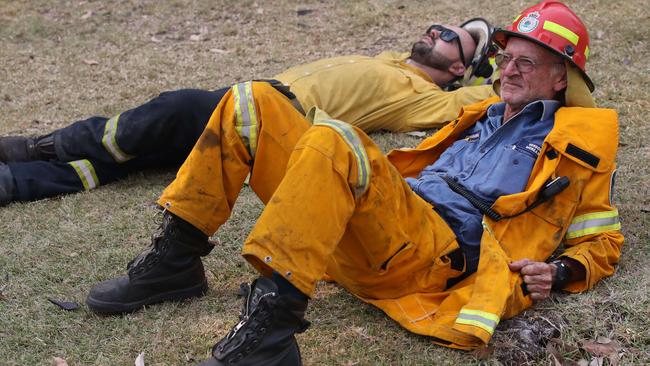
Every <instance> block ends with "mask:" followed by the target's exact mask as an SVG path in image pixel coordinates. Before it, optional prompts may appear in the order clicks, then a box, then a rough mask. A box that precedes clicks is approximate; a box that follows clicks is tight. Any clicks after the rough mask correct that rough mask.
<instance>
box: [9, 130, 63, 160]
mask: <svg viewBox="0 0 650 366" xmlns="http://www.w3.org/2000/svg"><path fill="white" fill-rule="evenodd" d="M52 159H56V152H55V151H54V136H53V135H52V134H49V135H45V136H40V137H24V136H5V137H0V161H4V162H5V163H9V162H23V161H34V160H52Z"/></svg>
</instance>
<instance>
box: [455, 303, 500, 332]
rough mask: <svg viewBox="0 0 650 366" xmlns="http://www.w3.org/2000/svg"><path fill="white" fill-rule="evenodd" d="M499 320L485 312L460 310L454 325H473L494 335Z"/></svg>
mask: <svg viewBox="0 0 650 366" xmlns="http://www.w3.org/2000/svg"><path fill="white" fill-rule="evenodd" d="M500 320H501V319H500V318H499V317H498V316H496V315H495V314H492V313H488V312H485V311H480V310H471V309H461V310H460V313H459V314H458V317H457V318H456V323H458V324H465V325H473V326H475V327H479V328H481V329H483V330H485V331H486V332H488V333H490V334H492V333H494V329H496V327H497V325H498V324H499V321H500Z"/></svg>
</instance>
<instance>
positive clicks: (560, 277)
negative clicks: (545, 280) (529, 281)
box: [550, 259, 571, 291]
mask: <svg viewBox="0 0 650 366" xmlns="http://www.w3.org/2000/svg"><path fill="white" fill-rule="evenodd" d="M550 264H555V267H556V268H557V270H556V271H555V278H554V279H553V287H552V289H553V290H555V291H558V290H561V289H563V288H564V286H566V285H567V284H568V283H569V282H570V281H571V268H569V266H567V265H566V263H564V261H562V260H561V259H556V260H554V261H552V262H551V263H550Z"/></svg>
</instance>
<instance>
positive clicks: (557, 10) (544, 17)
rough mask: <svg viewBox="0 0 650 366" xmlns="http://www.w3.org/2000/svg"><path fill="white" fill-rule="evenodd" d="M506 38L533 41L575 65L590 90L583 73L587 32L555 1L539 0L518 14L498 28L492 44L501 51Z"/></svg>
mask: <svg viewBox="0 0 650 366" xmlns="http://www.w3.org/2000/svg"><path fill="white" fill-rule="evenodd" d="M509 37H519V38H524V39H527V40H530V41H532V42H535V43H537V44H539V45H541V46H542V47H544V48H546V49H548V50H550V51H552V52H554V53H556V54H558V55H560V56H562V57H563V58H565V59H566V60H569V61H570V62H571V63H572V64H573V65H575V66H576V67H577V68H578V70H580V73H581V74H582V77H583V79H584V80H585V82H586V83H587V86H588V87H589V90H590V91H592V92H593V91H594V83H593V82H592V81H591V79H590V78H589V76H587V72H586V70H585V64H586V63H587V59H588V58H589V33H587V28H586V27H585V25H584V24H583V23H582V21H581V20H580V18H578V16H577V15H576V14H575V13H574V12H573V11H571V9H569V8H568V7H567V6H566V5H564V4H563V3H561V2H559V1H552V0H549V1H542V2H541V3H539V4H537V5H533V6H531V7H530V8H528V9H526V10H524V11H523V12H521V14H519V15H518V16H517V17H516V18H515V20H514V21H513V23H512V25H510V26H507V27H505V28H498V29H496V30H495V31H494V34H493V36H492V39H493V41H494V42H495V43H496V44H497V45H498V46H499V47H501V48H505V47H506V44H507V43H508V38H509Z"/></svg>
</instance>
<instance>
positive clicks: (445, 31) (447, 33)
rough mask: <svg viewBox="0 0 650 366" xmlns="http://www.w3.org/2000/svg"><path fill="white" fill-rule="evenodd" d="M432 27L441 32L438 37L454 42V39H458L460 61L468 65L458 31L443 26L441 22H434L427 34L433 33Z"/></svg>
mask: <svg viewBox="0 0 650 366" xmlns="http://www.w3.org/2000/svg"><path fill="white" fill-rule="evenodd" d="M432 29H435V30H437V31H438V32H440V35H439V36H438V38H440V39H442V40H443V41H445V42H447V43H451V42H453V41H454V39H456V40H458V42H456V44H457V45H458V53H459V54H460V62H462V63H463V66H467V65H465V53H464V52H463V46H462V45H461V44H460V36H459V35H458V33H456V32H454V31H453V30H451V29H449V28H447V27H443V26H442V25H440V24H434V25H432V26H430V27H429V29H427V33H426V34H427V35H429V34H430V33H431V30H432Z"/></svg>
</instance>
